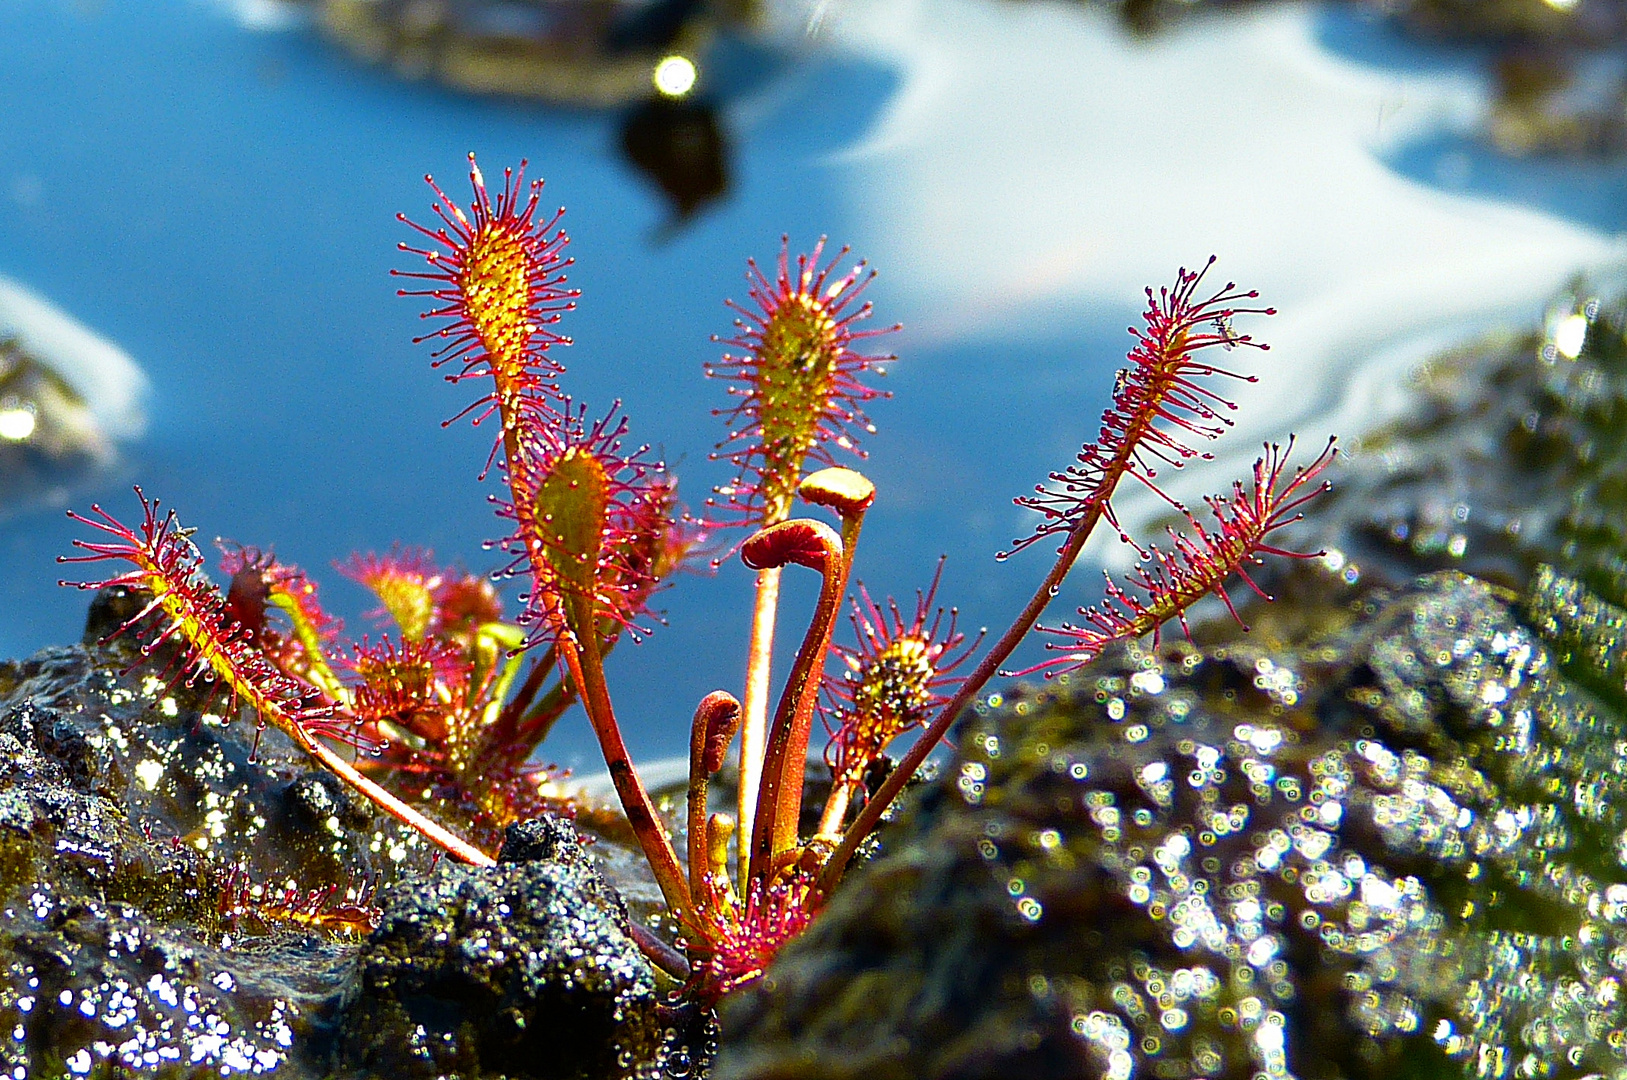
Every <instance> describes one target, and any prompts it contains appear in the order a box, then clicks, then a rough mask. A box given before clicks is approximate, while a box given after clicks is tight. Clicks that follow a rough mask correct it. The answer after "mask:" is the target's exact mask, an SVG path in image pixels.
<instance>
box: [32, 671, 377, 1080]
mask: <svg viewBox="0 0 1627 1080" xmlns="http://www.w3.org/2000/svg"><path fill="white" fill-rule="evenodd" d="M110 660H111V657H109V656H108V655H107V654H106V651H104V650H87V649H85V648H83V647H75V648H68V649H54V650H47V651H46V652H43V653H41V654H39V655H37V656H35V657H34V658H32V659H31V660H29V661H26V662H23V663H8V664H5V665H0V689H4V690H5V691H6V692H5V694H4V696H3V697H0V972H3V974H0V1024H3V1025H4V1029H5V1030H6V1031H7V1032H8V1037H7V1038H6V1039H4V1040H0V1071H3V1072H4V1073H6V1074H7V1075H12V1076H40V1077H48V1076H70V1075H87V1074H88V1075H98V1076H113V1075H118V1076H131V1075H167V1076H202V1075H211V1076H219V1075H222V1074H226V1073H230V1072H235V1071H259V1072H277V1073H281V1074H287V1075H293V1076H320V1075H323V1074H325V1072H326V1060H325V1059H326V1056H327V1047H328V1045H329V1041H328V1031H329V1029H330V1025H331V1023H332V1022H333V1019H334V1016H335V1012H336V1008H337V1006H338V1004H339V1002H340V991H341V990H342V989H343V987H344V985H345V982H346V981H347V978H348V970H349V961H348V956H347V952H346V950H345V949H344V948H343V947H342V945H341V944H340V943H339V942H337V941H335V940H330V937H329V935H327V934H321V933H317V934H312V933H309V932H307V930H306V929H304V928H301V927H298V926H294V925H284V924H270V923H262V922H261V921H260V920H258V919H255V918H252V917H250V918H242V919H240V918H238V917H237V916H236V915H234V914H233V913H232V909H231V907H230V905H229V904H224V903H223V900H224V899H225V898H227V897H228V896H230V897H234V898H235V897H237V893H236V892H235V891H233V889H232V881H233V880H234V879H233V878H231V877H229V869H228V868H241V873H243V874H245V875H248V876H249V877H251V878H252V879H253V880H256V881H269V882H280V881H281V879H282V878H283V877H285V876H286V877H292V878H293V880H296V881H298V882H300V883H301V884H302V885H306V886H309V887H319V886H322V885H325V884H339V881H340V879H339V878H337V877H336V876H335V875H336V874H337V873H338V872H339V871H338V868H339V867H340V866H356V867H367V866H368V865H369V856H368V851H369V848H370V847H371V842H372V836H371V835H370V833H371V822H368V823H366V824H367V825H368V827H369V828H368V830H367V831H361V830H354V829H340V830H339V831H338V832H332V831H328V830H322V831H321V832H320V833H318V832H313V831H303V832H297V833H296V832H292V831H290V830H288V829H287V828H285V827H283V826H279V825H277V824H274V822H276V821H277V820H278V819H279V818H281V817H282V816H283V815H282V814H281V813H280V812H279V811H280V810H281V807H282V803H283V793H284V792H285V791H286V789H287V786H288V784H287V779H288V777H289V776H290V774H291V773H293V772H294V771H295V770H296V769H297V768H298V766H297V764H296V763H295V761H294V760H293V758H292V751H291V749H290V748H288V747H286V746H285V745H281V744H278V743H277V742H276V740H274V739H272V738H270V737H269V736H267V737H266V738H265V739H263V740H262V743H261V749H260V757H261V760H260V762H259V763H258V764H256V765H254V766H252V767H251V766H249V764H248V756H249V743H248V741H249V740H252V736H253V731H252V727H249V728H246V729H245V730H243V731H231V730H228V729H225V728H223V727H222V726H221V725H220V724H219V722H218V718H217V719H216V720H213V721H211V720H206V719H205V717H204V716H203V715H202V714H200V712H199V711H198V710H197V709H195V708H191V707H183V706H182V705H181V704H180V702H179V700H178V699H177V697H176V696H174V695H170V694H166V693H164V692H163V691H162V686H161V684H159V685H158V686H154V685H152V683H149V682H148V681H147V680H145V679H144V678H142V677H140V676H134V677H130V678H123V677H121V676H119V675H118V674H117V669H118V667H119V666H122V665H121V664H120V663H119V662H118V661H113V662H112V663H110ZM153 682H156V680H153Z"/></svg>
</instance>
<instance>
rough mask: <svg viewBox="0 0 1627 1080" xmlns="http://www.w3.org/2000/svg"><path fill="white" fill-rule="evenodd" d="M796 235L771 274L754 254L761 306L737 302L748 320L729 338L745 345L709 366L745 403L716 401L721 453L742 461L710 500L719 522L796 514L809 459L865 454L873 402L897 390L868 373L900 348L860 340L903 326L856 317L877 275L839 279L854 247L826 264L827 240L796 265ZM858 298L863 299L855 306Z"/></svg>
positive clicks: (857, 272)
mask: <svg viewBox="0 0 1627 1080" xmlns="http://www.w3.org/2000/svg"><path fill="white" fill-rule="evenodd" d="M789 245H790V238H789V237H782V238H781V241H780V256H779V266H778V272H777V273H776V274H775V276H774V279H773V280H772V281H771V280H769V279H768V278H767V277H766V276H764V274H763V273H762V271H761V270H759V269H758V267H757V263H756V262H755V261H753V260H748V261H747V273H746V280H747V281H748V282H749V283H750V296H751V300H752V303H753V305H754V306H751V307H746V306H742V305H738V304H735V303H734V302H733V301H730V302H729V306H730V307H731V308H733V309H734V310H735V311H737V312H738V313H739V314H740V315H741V318H738V319H736V320H735V327H736V331H737V332H736V334H735V336H734V337H731V338H727V339H714V340H722V343H723V344H725V345H728V346H730V347H731V348H733V349H738V350H740V352H738V353H734V352H729V353H725V354H724V356H723V359H722V360H720V361H718V362H717V363H712V364H707V365H706V374H707V375H708V376H709V377H711V378H715V379H726V380H729V381H731V382H732V383H733V385H731V386H730V387H729V393H730V394H731V395H732V396H734V397H736V398H738V399H739V403H738V404H736V405H735V406H734V407H733V408H729V409H715V410H713V414H714V415H716V416H722V417H724V418H725V420H726V421H727V423H728V424H729V434H728V436H727V437H726V438H725V439H724V440H723V441H722V442H721V443H719V444H718V447H717V451H716V452H715V453H714V454H712V458H713V459H714V460H718V459H722V460H727V461H729V462H730V463H732V464H733V465H734V466H735V467H736V468H737V469H738V470H739V473H738V475H737V476H736V477H735V479H734V481H733V482H731V483H730V484H728V485H726V486H724V487H721V488H718V489H717V494H718V496H719V497H718V498H716V499H709V500H707V506H708V507H709V508H710V509H711V510H712V511H714V512H715V514H716V516H715V517H714V518H712V519H710V521H709V523H710V524H713V525H717V526H731V525H747V524H773V523H774V522H775V521H777V520H780V519H781V518H783V517H785V515H786V513H787V512H789V509H790V506H791V500H792V497H793V496H794V495H795V493H796V488H797V484H798V482H799V481H800V480H801V479H802V466H803V462H804V461H805V460H806V459H809V458H811V459H813V460H814V461H817V462H820V463H822V464H825V465H834V464H836V460H835V457H834V456H833V455H832V452H831V448H832V447H833V446H834V447H839V448H841V449H843V450H847V451H849V452H851V453H853V454H855V455H857V456H859V457H861V458H862V457H864V456H865V454H864V451H863V450H861V449H860V448H859V446H858V435H859V433H860V432H864V433H873V432H874V431H875V427H874V425H872V424H871V423H870V420H869V418H868V417H866V416H865V414H864V411H863V406H864V405H865V404H866V403H868V402H871V401H874V400H876V399H877V398H885V397H889V396H891V395H889V394H887V393H885V392H882V391H879V390H874V389H872V388H870V387H868V386H865V385H864V384H863V383H862V382H860V381H859V379H860V376H862V375H863V374H864V373H866V372H868V371H874V372H876V373H877V374H878V375H879V374H882V373H883V370H884V369H883V368H882V366H881V365H882V364H884V363H885V362H887V361H889V360H892V359H893V357H892V356H873V355H866V354H863V353H860V352H858V351H856V350H855V348H854V345H855V343H856V342H859V341H862V340H863V339H865V338H870V337H875V336H877V335H878V334H885V333H890V332H892V331H894V330H897V329H898V327H896V326H893V327H886V328H883V329H878V330H859V329H856V328H855V324H856V323H858V322H859V321H860V320H863V319H867V318H869V317H870V315H871V306H870V304H869V302H868V301H861V300H860V299H859V298H860V296H861V295H862V294H863V292H864V290H865V287H866V286H867V285H868V284H869V283H870V281H871V280H872V279H873V278H874V277H875V274H874V272H871V273H868V274H867V273H866V272H865V270H866V265H865V263H863V262H860V263H858V264H857V265H855V266H854V267H852V268H851V269H850V270H848V272H847V273H845V274H842V275H840V276H837V277H834V278H833V277H832V275H833V273H834V271H835V269H836V265H837V263H839V262H840V261H841V260H842V258H843V257H844V256H846V255H847V253H848V249H847V248H845V247H844V248H842V249H841V251H840V252H838V253H837V255H836V257H835V258H834V259H832V260H831V261H830V262H829V263H828V264H826V265H825V266H823V267H821V266H820V265H819V260H820V257H821V256H822V254H823V253H824V248H825V241H824V239H823V238H821V239H820V241H819V243H818V244H816V245H814V249H813V251H812V252H811V253H810V254H807V255H798V256H797V259H796V273H795V275H793V274H792V272H791V265H790V246H789ZM855 305H856V306H855Z"/></svg>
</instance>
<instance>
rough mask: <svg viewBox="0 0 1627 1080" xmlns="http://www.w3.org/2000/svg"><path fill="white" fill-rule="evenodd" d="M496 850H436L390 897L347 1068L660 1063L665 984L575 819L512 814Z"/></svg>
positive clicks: (427, 1071) (578, 1069) (550, 1073)
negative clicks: (420, 872)
mask: <svg viewBox="0 0 1627 1080" xmlns="http://www.w3.org/2000/svg"><path fill="white" fill-rule="evenodd" d="M504 856H505V858H504V861H503V862H502V863H501V864H500V865H499V866H497V867H496V868H495V869H490V870H481V869H473V868H470V867H466V866H460V865H456V864H453V863H450V862H449V861H446V860H443V861H442V862H441V863H440V864H439V865H438V866H437V867H436V868H435V870H434V871H433V872H432V873H431V874H430V875H429V876H428V878H427V879H426V880H424V881H423V882H414V883H413V884H412V886H411V887H410V888H403V889H400V890H397V891H396V892H395V893H394V894H393V895H392V896H391V897H390V898H389V899H388V900H387V901H386V903H385V907H384V917H383V920H382V922H381V923H380V925H379V928H378V930H377V931H376V932H375V933H374V934H373V935H372V936H371V937H370V938H369V939H368V941H367V943H366V944H365V945H364V946H363V948H362V949H361V952H360V954H359V957H358V963H359V967H360V980H359V984H358V987H357V990H356V992H357V995H358V997H357V1000H356V1002H355V1004H353V1005H352V1006H351V1008H350V1009H349V1011H348V1013H347V1015H346V1025H345V1026H346V1038H345V1041H344V1045H343V1048H342V1051H341V1057H340V1067H341V1068H340V1071H341V1072H342V1073H348V1072H350V1071H352V1070H354V1071H355V1072H356V1073H357V1074H359V1075H373V1074H381V1073H383V1074H388V1075H390V1076H392V1077H396V1078H399V1080H410V1078H414V1077H424V1078H426V1080H428V1078H432V1077H437V1076H444V1075H447V1074H456V1075H461V1076H492V1075H508V1076H513V1075H523V1076H535V1077H548V1078H554V1077H559V1078H581V1080H599V1078H602V1077H610V1076H618V1075H656V1073H655V1072H654V1071H653V1070H654V1065H653V1062H655V1061H656V1059H657V1057H658V1056H659V1052H660V1050H661V1046H662V1042H663V1040H664V1024H663V1023H662V1022H661V1020H660V1018H659V1017H658V1015H657V1005H658V1003H659V1000H660V995H658V994H657V991H656V986H655V981H654V978H653V975H652V973H651V971H650V967H649V965H648V964H647V963H646V962H645V961H644V959H643V957H642V956H641V955H640V953H639V952H638V949H637V947H636V946H634V944H633V943H632V941H631V939H629V937H628V936H627V916H626V912H625V910H624V909H623V908H622V906H621V902H620V899H619V898H618V897H617V896H616V894H615V893H614V891H613V890H611V889H610V887H609V886H608V885H607V884H606V883H605V880H604V878H603V877H602V876H601V875H600V874H599V872H598V871H597V870H596V869H595V868H594V867H593V864H592V862H591V860H589V859H588V858H587V856H586V854H585V853H584V852H583V851H582V848H581V844H580V841H578V840H577V839H576V837H575V834H574V830H572V829H571V826H570V825H569V824H568V823H566V822H553V823H547V822H536V823H531V824H529V825H527V826H517V827H515V828H513V829H510V830H509V838H508V842H507V843H505V845H504ZM637 1063H645V1068H644V1069H639V1068H637Z"/></svg>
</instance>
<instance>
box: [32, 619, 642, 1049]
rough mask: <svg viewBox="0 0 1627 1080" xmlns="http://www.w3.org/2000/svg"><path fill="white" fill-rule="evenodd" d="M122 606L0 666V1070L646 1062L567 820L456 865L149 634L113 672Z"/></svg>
mask: <svg viewBox="0 0 1627 1080" xmlns="http://www.w3.org/2000/svg"><path fill="white" fill-rule="evenodd" d="M143 605H144V599H143V598H142V597H141V596H139V595H138V594H134V593H130V592H127V591H124V590H117V589H110V590H106V591H104V592H103V593H101V594H99V595H98V596H97V598H96V599H95V601H94V602H93V603H92V605H91V611H90V617H89V620H88V627H87V635H86V642H87V643H86V644H84V645H80V646H73V647H68V648H59V649H48V650H45V651H44V652H41V653H39V654H37V655H36V656H34V657H32V658H30V659H28V660H26V661H20V662H17V661H6V662H0V1030H3V1031H5V1032H6V1033H7V1034H6V1037H5V1038H3V1039H0V1074H5V1075H8V1076H15V1077H65V1076H80V1075H89V1076H106V1077H113V1076H118V1077H142V1076H151V1077H164V1078H166V1080H167V1078H172V1077H175V1078H180V1077H205V1076H208V1077H219V1076H222V1075H232V1074H235V1073H238V1072H253V1073H257V1074H275V1075H279V1076H287V1077H292V1078H313V1080H314V1078H317V1077H329V1076H346V1077H351V1076H363V1075H369V1076H371V1075H390V1076H395V1077H399V1078H401V1080H407V1078H408V1077H411V1076H416V1075H426V1073H425V1070H426V1069H427V1070H429V1071H428V1073H427V1075H458V1076H462V1077H467V1078H473V1077H477V1076H510V1077H516V1078H518V1077H533V1076H534V1077H576V1076H581V1077H592V1078H593V1080H610V1078H615V1077H623V1076H627V1077H633V1076H640V1075H646V1074H649V1073H650V1072H651V1071H652V1070H653V1069H654V1068H655V1067H656V1066H655V1065H654V1064H653V1063H654V1062H656V1061H657V1060H658V1059H659V1055H660V1050H661V1038H662V1036H663V1034H664V1027H663V1026H661V1025H658V1024H657V1023H656V1020H655V1013H654V1004H655V996H656V995H655V988H654V983H653V976H652V974H651V972H650V969H649V968H648V966H647V965H646V964H645V963H644V961H643V959H642V958H641V957H640V956H639V954H638V952H637V950H636V949H635V948H633V946H632V945H631V944H630V943H629V942H628V941H627V939H626V936H625V934H624V932H623V931H624V928H625V925H626V924H625V919H626V916H625V914H624V912H623V910H622V907H621V904H620V901H619V900H618V899H617V897H616V895H615V893H614V891H613V890H611V889H610V888H609V887H608V886H607V885H606V884H605V883H604V880H603V878H602V877H601V876H600V872H599V870H598V866H599V863H600V861H601V860H600V858H599V856H598V855H597V854H595V853H594V852H593V851H590V850H588V849H586V848H584V847H583V845H582V844H581V842H580V841H579V840H578V838H577V836H576V833H575V831H574V830H573V829H572V827H571V826H570V825H569V824H568V823H565V822H558V821H545V822H533V823H528V824H527V825H524V826H517V827H516V828H515V829H513V830H511V834H510V837H509V840H510V842H509V844H507V845H506V846H505V851H504V856H505V863H504V865H502V866H500V867H498V868H497V869H496V870H494V871H480V870H474V869H470V868H466V867H461V866H452V865H450V864H449V863H448V862H446V861H445V860H441V859H439V858H438V857H437V856H436V854H435V852H434V851H433V850H431V849H430V848H429V847H428V846H427V845H426V844H425V843H424V842H423V841H422V840H420V839H419V838H418V837H417V836H416V835H415V834H413V833H412V832H410V831H408V830H405V829H403V828H402V827H400V826H398V825H397V824H396V823H395V822H394V821H392V820H391V819H389V818H387V817H385V816H383V815H380V814H377V813H376V812H375V811H374V810H373V808H372V806H371V804H369V803H367V802H366V801H365V800H362V799H359V798H357V797H356V796H355V795H354V794H353V793H351V792H350V791H349V790H348V789H347V788H345V787H344V786H343V785H341V784H339V783H337V781H336V780H335V779H334V778H333V777H332V776H330V775H329V774H327V773H326V772H324V771H321V770H316V769H312V768H311V767H310V766H309V765H308V764H307V761H306V759H305V758H304V756H303V755H302V754H301V753H300V752H299V751H297V750H296V749H295V748H294V747H293V746H292V745H291V744H290V743H289V742H288V740H287V739H285V738H284V737H283V736H282V735H281V734H280V733H278V732H277V731H275V730H274V729H269V730H265V731H261V732H256V730H255V728H254V724H253V720H252V717H238V718H235V719H234V720H231V721H230V722H228V718H227V717H226V716H225V715H224V714H225V713H226V711H227V710H226V708H225V703H224V702H223V701H220V700H211V699H210V695H209V694H208V693H207V692H206V689H205V688H203V687H201V686H200V687H199V688H194V689H189V688H187V687H184V686H180V687H169V686H166V684H165V682H164V681H163V680H161V679H159V678H158V677H156V675H155V674H154V671H155V670H157V669H159V668H162V667H163V665H164V660H165V658H164V657H163V656H159V657H157V658H155V661H154V662H152V663H149V664H147V665H143V666H140V667H137V668H135V669H134V670H133V671H129V672H126V670H125V669H126V668H127V667H128V666H129V665H131V664H132V663H133V662H135V661H136V660H137V659H138V657H137V655H136V653H135V651H134V648H133V646H132V645H131V644H129V643H128V642H126V641H125V640H124V638H123V637H121V638H119V639H117V640H115V641H113V642H112V643H109V644H101V643H100V642H101V640H102V639H103V638H104V637H106V636H107V635H108V634H110V633H111V632H113V631H114V630H117V629H118V628H119V627H120V626H122V625H123V624H124V623H125V622H126V621H127V620H128V619H129V618H131V617H132V616H133V615H135V614H137V613H138V612H139V611H140V610H141V608H142V607H143ZM127 636H128V635H127ZM449 812H450V811H449ZM603 846H604V847H605V848H606V849H609V845H603ZM373 904H377V905H379V908H381V909H382V910H370V909H371V908H372V905H373ZM374 919H378V920H379V924H378V929H377V931H376V932H374V933H372V934H371V935H369V927H370V924H371V922H372V921H373V920H374ZM408 1021H410V1026H403V1025H406V1024H407V1023H408ZM386 1036H388V1038H387V1037H386Z"/></svg>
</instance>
